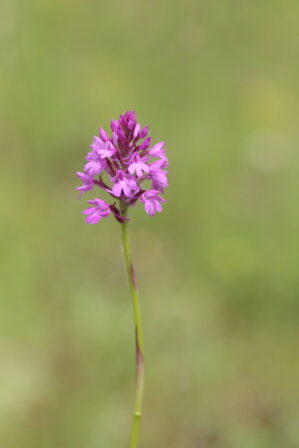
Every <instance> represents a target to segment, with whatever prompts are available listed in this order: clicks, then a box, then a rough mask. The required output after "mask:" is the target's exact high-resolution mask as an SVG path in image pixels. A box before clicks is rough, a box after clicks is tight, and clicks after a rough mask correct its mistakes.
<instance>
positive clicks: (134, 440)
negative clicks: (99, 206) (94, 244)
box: [120, 201, 144, 448]
mask: <svg viewBox="0 0 299 448" xmlns="http://www.w3.org/2000/svg"><path fill="white" fill-rule="evenodd" d="M120 210H121V213H122V215H123V216H124V217H127V206H126V205H125V204H124V203H123V202H122V201H120ZM121 228H122V243H123V253H124V259H125V265H126V271H127V276H128V281H129V286H130V291H131V296H132V305H133V317H134V325H135V346H136V382H135V404H134V412H133V421H132V428H131V440H130V445H129V447H130V448H137V446H138V439H139V430H140V420H141V413H142V403H143V393H144V357H143V337H142V321H141V311H140V302H139V295H138V291H137V286H136V276H135V270H134V265H133V261H132V255H131V248H130V243H129V236H128V221H125V222H123V223H122V224H121Z"/></svg>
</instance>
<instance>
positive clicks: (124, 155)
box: [77, 111, 168, 448]
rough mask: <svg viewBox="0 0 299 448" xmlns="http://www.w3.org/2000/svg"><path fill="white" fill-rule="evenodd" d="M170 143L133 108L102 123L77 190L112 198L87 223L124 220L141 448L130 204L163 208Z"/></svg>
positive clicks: (94, 208) (134, 437) (91, 210)
mask: <svg viewBox="0 0 299 448" xmlns="http://www.w3.org/2000/svg"><path fill="white" fill-rule="evenodd" d="M164 146H165V143H164V142H158V143H156V144H155V145H152V141H151V137H149V135H148V126H146V127H143V128H142V127H141V126H140V124H139V123H138V122H137V120H136V113H135V112H134V111H128V112H126V113H125V114H124V115H120V117H119V119H118V120H112V121H111V135H110V136H109V135H108V133H107V132H106V131H105V130H104V129H102V128H99V135H98V136H95V137H93V141H92V144H91V145H90V149H91V151H89V152H88V153H87V155H86V156H85V160H86V163H85V165H84V169H83V172H77V176H78V177H79V179H80V180H81V182H82V185H80V186H79V187H77V190H78V191H79V193H80V196H82V194H84V193H86V192H87V191H91V190H93V189H94V190H97V191H98V192H100V191H101V190H102V191H104V192H105V194H106V195H107V194H108V196H110V197H111V200H110V201H109V202H107V201H105V200H104V199H101V198H98V197H96V198H95V199H92V200H89V201H88V203H89V204H90V205H91V207H88V208H87V209H85V210H84V211H83V213H84V215H85V216H86V223H87V224H97V223H98V222H99V221H100V220H101V219H102V218H106V217H107V216H109V215H110V214H112V215H113V216H114V217H115V219H116V220H117V221H118V222H119V223H120V224H121V229H122V244H123V253H124V259H125V266H126V271H127V276H128V281H129V286H130V292H131V296H132V305H133V317H134V325H135V344H136V388H135V404H134V412H133V422H132V428H131V438H130V448H137V445H138V439H139V428H140V419H141V412H142V403H143V391H144V350H143V337H142V322H141V311H140V302H139V295H138V291H137V286H136V276H135V269H134V265H133V262H132V255H131V249H130V244H129V238H128V221H129V209H130V207H131V206H135V205H136V204H137V203H138V202H141V203H142V204H143V206H144V210H145V212H146V213H147V214H148V215H150V216H153V215H155V213H157V212H162V204H164V203H165V202H166V200H165V199H164V198H163V197H162V196H161V194H163V193H164V190H165V188H166V187H167V186H168V180H167V168H168V159H167V157H166V154H165V149H164Z"/></svg>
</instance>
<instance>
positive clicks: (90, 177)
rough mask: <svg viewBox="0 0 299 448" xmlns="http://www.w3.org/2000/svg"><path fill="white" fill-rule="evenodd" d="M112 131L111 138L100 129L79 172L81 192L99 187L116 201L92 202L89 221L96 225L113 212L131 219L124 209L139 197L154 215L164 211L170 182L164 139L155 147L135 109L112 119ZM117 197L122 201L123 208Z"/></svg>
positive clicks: (120, 216) (122, 219)
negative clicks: (137, 117)
mask: <svg viewBox="0 0 299 448" xmlns="http://www.w3.org/2000/svg"><path fill="white" fill-rule="evenodd" d="M111 131H112V134H111V137H109V136H108V134H107V133H106V131H104V129H102V128H100V129H99V136H98V137H97V136H95V137H94V138H93V142H92V145H91V146H90V148H91V151H90V152H88V153H87V155H86V157H85V159H86V164H85V166H84V172H78V173H77V176H78V177H79V178H80V180H81V181H82V185H81V186H80V187H77V190H78V191H79V192H80V193H81V194H82V193H84V192H86V191H89V190H92V189H93V188H94V187H96V186H98V187H100V188H101V189H103V190H104V191H106V192H107V193H108V194H109V195H110V196H111V197H112V198H113V200H114V201H113V203H112V204H108V203H107V202H105V201H104V200H103V199H98V198H96V199H93V200H91V201H88V202H89V203H90V204H91V205H92V207H89V208H87V209H86V210H84V212H83V213H84V214H85V215H87V217H86V222H87V223H89V224H96V223H97V222H98V221H100V219H102V218H104V217H106V216H108V215H109V214H110V213H113V215H114V216H115V218H116V219H117V220H118V221H120V222H123V221H125V220H127V218H126V216H125V215H124V213H123V210H125V209H126V208H127V207H129V206H131V205H135V203H136V202H137V201H138V200H140V201H141V202H143V204H144V209H145V211H146V213H148V214H149V215H151V216H152V215H154V214H155V213H156V212H161V211H162V204H163V203H164V202H166V201H165V199H163V198H162V197H161V195H160V193H163V192H164V189H165V187H167V185H168V183H167V171H166V169H167V167H168V159H167V157H166V155H165V150H164V142H160V143H156V144H155V145H154V146H151V137H149V136H148V127H147V126H146V127H144V128H142V129H141V127H140V124H139V123H137V121H136V113H135V112H134V111H129V112H126V113H125V115H121V116H120V117H119V120H112V121H111ZM146 180H148V181H150V182H149V183H150V188H146V187H145V185H144V181H146ZM116 200H119V201H120V203H121V204H122V206H123V207H122V210H121V208H120V207H118V206H117V205H116V204H117V201H116Z"/></svg>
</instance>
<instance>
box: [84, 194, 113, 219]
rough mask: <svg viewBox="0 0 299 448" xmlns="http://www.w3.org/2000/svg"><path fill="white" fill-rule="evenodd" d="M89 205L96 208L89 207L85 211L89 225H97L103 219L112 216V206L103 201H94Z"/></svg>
mask: <svg viewBox="0 0 299 448" xmlns="http://www.w3.org/2000/svg"><path fill="white" fill-rule="evenodd" d="M88 203H89V204H92V205H94V207H89V208H87V209H86V210H84V211H83V214H84V215H88V216H87V218H86V223H87V224H97V223H98V222H99V221H100V220H101V219H102V218H106V216H108V215H109V214H110V206H109V204H107V202H105V201H103V199H93V200H91V201H88Z"/></svg>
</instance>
